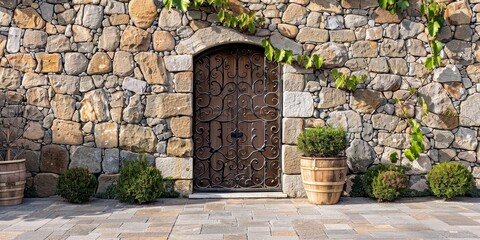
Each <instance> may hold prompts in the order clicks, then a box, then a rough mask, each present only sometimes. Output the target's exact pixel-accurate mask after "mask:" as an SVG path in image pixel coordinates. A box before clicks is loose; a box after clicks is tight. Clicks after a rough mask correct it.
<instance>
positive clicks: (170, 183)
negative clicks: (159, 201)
mask: <svg viewBox="0 0 480 240" xmlns="http://www.w3.org/2000/svg"><path fill="white" fill-rule="evenodd" d="M179 196H180V193H179V192H177V191H175V179H173V178H172V177H167V178H165V179H163V193H162V197H163V198H178V197H179Z"/></svg>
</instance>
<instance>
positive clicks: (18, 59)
mask: <svg viewBox="0 0 480 240" xmlns="http://www.w3.org/2000/svg"><path fill="white" fill-rule="evenodd" d="M6 57H7V60H8V63H9V64H10V66H11V67H12V68H13V69H16V70H20V71H22V72H33V71H34V70H35V67H36V66H37V61H35V59H33V57H32V56H31V55H30V54H27V53H17V54H9V55H7V56H6Z"/></svg>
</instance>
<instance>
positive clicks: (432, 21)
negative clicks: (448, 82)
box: [420, 0, 445, 70]
mask: <svg viewBox="0 0 480 240" xmlns="http://www.w3.org/2000/svg"><path fill="white" fill-rule="evenodd" d="M420 12H421V13H422V15H423V16H424V17H425V18H426V19H427V32H428V35H430V38H431V39H430V40H429V41H428V44H429V45H430V48H431V49H432V56H430V57H427V60H426V61H425V67H426V68H427V69H430V70H431V69H434V68H435V67H439V66H440V64H441V60H442V59H441V58H440V53H441V51H442V43H441V42H440V41H438V40H437V39H436V36H437V34H438V33H439V32H440V29H441V28H442V26H443V24H444V20H443V14H444V12H445V3H438V2H436V1H434V0H422V3H421V5H420Z"/></svg>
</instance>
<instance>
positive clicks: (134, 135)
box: [119, 124, 157, 153]
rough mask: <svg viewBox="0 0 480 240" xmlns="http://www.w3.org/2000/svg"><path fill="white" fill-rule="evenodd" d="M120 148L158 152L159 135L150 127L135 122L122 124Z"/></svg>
mask: <svg viewBox="0 0 480 240" xmlns="http://www.w3.org/2000/svg"><path fill="white" fill-rule="evenodd" d="M119 146H120V148H123V149H127V150H130V151H145V152H152V153H153V152H156V147H157V137H156V136H155V134H154V133H153V131H152V129H151V128H149V127H141V126H138V125H135V124H127V125H122V126H121V127H120V135H119Z"/></svg>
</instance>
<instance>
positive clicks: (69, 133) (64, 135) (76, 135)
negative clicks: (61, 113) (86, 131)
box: [52, 119, 83, 145]
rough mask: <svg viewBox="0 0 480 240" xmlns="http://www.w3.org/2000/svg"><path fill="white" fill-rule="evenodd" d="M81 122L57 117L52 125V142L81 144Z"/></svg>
mask: <svg viewBox="0 0 480 240" xmlns="http://www.w3.org/2000/svg"><path fill="white" fill-rule="evenodd" d="M80 127H81V126H80V123H77V122H70V121H64V120H59V119H55V120H53V125H52V142H53V143H56V144H68V145H80V144H82V143H83V135H82V130H81V129H80Z"/></svg>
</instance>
